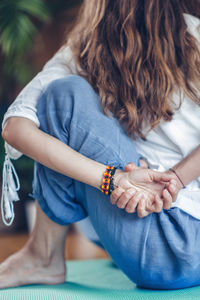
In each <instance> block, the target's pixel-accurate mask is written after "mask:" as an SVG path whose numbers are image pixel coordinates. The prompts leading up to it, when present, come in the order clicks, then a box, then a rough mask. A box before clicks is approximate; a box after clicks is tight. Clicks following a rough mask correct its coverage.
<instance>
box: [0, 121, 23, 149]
mask: <svg viewBox="0 0 200 300" xmlns="http://www.w3.org/2000/svg"><path fill="white" fill-rule="evenodd" d="M21 130H22V126H21V124H20V122H19V118H16V117H11V118H9V119H8V120H7V121H6V124H5V126H4V128H3V130H2V133H1V135H2V138H3V139H4V140H5V141H6V142H7V143H8V144H10V145H11V146H15V144H16V141H17V139H18V137H19V135H20V131H21Z"/></svg>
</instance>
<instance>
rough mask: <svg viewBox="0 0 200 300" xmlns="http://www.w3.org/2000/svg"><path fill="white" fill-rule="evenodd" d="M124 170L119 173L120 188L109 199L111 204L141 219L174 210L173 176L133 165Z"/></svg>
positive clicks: (174, 188) (116, 176)
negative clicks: (172, 204)
mask: <svg viewBox="0 0 200 300" xmlns="http://www.w3.org/2000/svg"><path fill="white" fill-rule="evenodd" d="M124 170H125V172H123V171H121V170H118V171H116V175H115V180H114V183H115V184H116V185H117V186H118V188H116V189H115V190H114V191H113V192H112V194H111V196H110V200H111V203H112V204H116V205H117V206H118V207H119V208H122V209H123V208H125V210H126V211H127V212H129V213H133V212H136V211H137V213H138V216H139V217H145V216H147V215H149V214H150V213H152V212H160V211H161V210H162V209H163V208H165V209H169V208H170V207H171V203H172V202H173V201H175V199H176V195H177V193H178V187H177V182H176V180H175V178H174V174H172V173H171V172H165V173H161V172H156V171H153V170H150V169H144V168H138V167H137V166H136V165H134V164H133V163H131V164H128V165H127V166H125V168H124Z"/></svg>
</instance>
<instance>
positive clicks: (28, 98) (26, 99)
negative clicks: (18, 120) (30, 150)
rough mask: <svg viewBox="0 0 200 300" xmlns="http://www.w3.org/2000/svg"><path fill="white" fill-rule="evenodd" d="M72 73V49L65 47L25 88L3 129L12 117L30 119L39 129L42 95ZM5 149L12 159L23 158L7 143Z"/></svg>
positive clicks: (10, 107) (73, 65) (5, 116)
mask: <svg viewBox="0 0 200 300" xmlns="http://www.w3.org/2000/svg"><path fill="white" fill-rule="evenodd" d="M72 72H73V73H75V64H74V61H73V59H72V53H71V50H70V48H69V47H68V46H67V47H66V46H65V47H62V48H61V49H60V50H59V51H58V52H57V53H56V54H55V55H54V56H53V58H51V59H50V60H49V61H48V62H47V63H46V64H45V66H44V68H43V70H42V71H41V72H40V73H38V74H37V75H36V76H35V77H34V78H33V79H32V80H31V81H30V83H28V84H27V85H26V86H25V88H24V89H23V90H22V91H21V93H20V94H19V95H18V97H17V98H16V99H15V101H14V102H13V103H12V104H11V105H10V106H9V108H8V110H7V112H6V113H5V115H4V118H3V123H2V129H3V128H4V126H5V124H6V121H7V120H8V118H10V117H24V118H28V119H30V120H31V121H33V122H34V123H35V124H36V125H37V126H38V127H39V125H40V123H39V120H38V118H37V109H36V107H37V102H38V100H39V98H40V95H41V94H42V92H43V91H44V89H45V88H46V87H47V85H48V84H49V83H50V82H52V81H53V80H56V79H59V78H63V77H65V76H67V75H69V74H71V73H72ZM5 148H6V152H7V153H8V155H9V156H10V157H11V158H13V159H17V158H19V157H20V156H21V153H20V152H19V151H17V150H16V149H14V148H13V147H11V146H10V145H9V144H7V143H6V144H5Z"/></svg>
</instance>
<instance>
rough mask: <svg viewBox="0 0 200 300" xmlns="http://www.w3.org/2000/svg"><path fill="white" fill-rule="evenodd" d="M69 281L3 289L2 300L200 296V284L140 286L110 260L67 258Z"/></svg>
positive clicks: (145, 299)
mask: <svg viewBox="0 0 200 300" xmlns="http://www.w3.org/2000/svg"><path fill="white" fill-rule="evenodd" d="M67 270H68V275H67V282H66V283H64V284H60V285H51V286H47V285H29V286H24V287H18V288H12V289H7V290H1V291H0V300H50V299H53V300H54V299H58V300H95V299H98V300H100V299H101V300H103V299H105V300H111V299H113V300H114V299H115V300H116V299H121V300H129V299H130V300H152V299H154V300H157V299H159V300H162V299H163V300H164V299H165V300H166V299H167V300H175V299H181V300H184V299H187V300H190V299H196V300H200V287H193V288H190V289H182V290H176V291H158V290H147V289H140V288H137V287H136V286H135V285H134V284H133V283H132V282H131V281H130V280H129V279H128V278H127V277H126V276H125V275H124V274H123V273H122V272H121V271H120V270H119V269H118V268H116V267H115V266H114V264H113V263H112V262H111V261H110V260H104V259H103V260H102V259H100V260H85V261H69V262H67Z"/></svg>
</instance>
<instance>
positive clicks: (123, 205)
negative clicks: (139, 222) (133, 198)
mask: <svg viewBox="0 0 200 300" xmlns="http://www.w3.org/2000/svg"><path fill="white" fill-rule="evenodd" d="M125 205H126V201H125V200H123V199H120V200H119V201H118V202H117V206H118V207H119V208H124V207H125Z"/></svg>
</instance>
